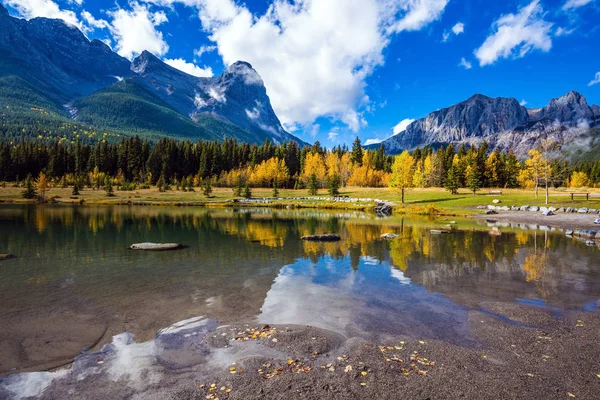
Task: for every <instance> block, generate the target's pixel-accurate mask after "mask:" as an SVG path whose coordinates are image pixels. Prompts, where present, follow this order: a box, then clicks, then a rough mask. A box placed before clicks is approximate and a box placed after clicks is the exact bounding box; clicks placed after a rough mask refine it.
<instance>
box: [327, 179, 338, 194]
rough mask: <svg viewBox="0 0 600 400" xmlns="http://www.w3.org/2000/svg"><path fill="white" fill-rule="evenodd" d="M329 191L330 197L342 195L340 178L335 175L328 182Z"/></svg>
mask: <svg viewBox="0 0 600 400" xmlns="http://www.w3.org/2000/svg"><path fill="white" fill-rule="evenodd" d="M328 183H329V184H328V187H327V188H328V190H329V195H330V196H332V197H337V196H339V195H340V177H339V176H338V175H337V174H335V175H333V176H332V177H331V178H330V179H329V182H328Z"/></svg>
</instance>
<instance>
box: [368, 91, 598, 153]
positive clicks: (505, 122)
mask: <svg viewBox="0 0 600 400" xmlns="http://www.w3.org/2000/svg"><path fill="white" fill-rule="evenodd" d="M598 127H600V107H598V106H596V105H592V106H589V105H588V103H587V101H586V99H585V97H583V96H582V95H581V94H579V93H577V92H574V91H571V92H569V93H567V94H566V95H564V96H562V97H558V98H555V99H553V100H551V101H550V103H549V104H548V105H547V106H545V107H543V108H540V109H527V108H525V107H524V106H522V105H521V104H519V102H518V101H517V100H516V99H514V98H504V97H498V98H491V97H487V96H484V95H481V94H477V95H474V96H472V97H471V98H469V99H467V100H465V101H463V102H460V103H458V104H455V105H453V106H451V107H448V108H444V109H441V110H438V111H434V112H432V113H430V114H429V115H428V116H427V117H425V118H422V119H419V120H417V121H414V122H413V123H411V124H410V125H408V127H407V128H406V130H405V131H403V132H400V133H399V134H397V135H394V136H392V137H391V138H389V139H387V140H385V141H384V142H383V144H384V145H385V148H386V151H387V152H388V153H391V154H397V153H399V152H401V151H403V150H412V149H414V148H416V147H423V146H438V145H447V144H450V143H455V144H462V143H465V144H474V145H478V144H480V143H482V142H483V141H484V140H485V141H487V142H488V144H489V145H490V147H491V148H493V149H494V148H499V149H500V150H510V149H512V150H513V151H515V153H517V155H519V156H525V155H526V154H527V152H528V151H529V150H530V149H532V148H535V147H537V146H539V145H540V144H541V142H542V141H543V140H546V139H550V140H552V141H554V142H555V143H556V144H557V145H559V146H561V147H563V148H568V147H569V146H573V145H574V144H576V143H581V142H582V141H588V142H593V141H595V140H597V139H599V138H598V137H597V136H598V135H597V134H594V131H593V130H590V128H598ZM377 146H379V144H377V145H372V147H377Z"/></svg>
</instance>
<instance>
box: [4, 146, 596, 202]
mask: <svg viewBox="0 0 600 400" xmlns="http://www.w3.org/2000/svg"><path fill="white" fill-rule="evenodd" d="M534 156H535V157H537V159H536V158H535V157H534ZM542 156H543V155H540V154H539V153H538V155H535V154H533V155H531V154H530V159H529V160H527V161H519V160H518V159H517V157H516V156H515V155H514V154H513V153H512V152H508V153H504V152H500V151H492V152H491V151H489V148H488V145H487V144H486V143H483V144H482V145H481V146H479V147H467V146H464V145H463V146H460V147H459V148H456V147H455V146H454V145H449V146H447V147H446V148H439V149H437V150H435V149H432V148H424V149H416V150H415V151H413V152H412V154H411V158H410V162H411V164H412V165H411V166H410V171H407V172H408V173H407V174H405V176H404V177H403V179H404V180H406V182H403V183H402V185H403V187H446V188H448V189H449V190H452V189H454V188H459V187H473V188H475V187H477V188H480V187H508V188H510V187H519V186H522V187H529V186H531V185H532V184H533V181H536V182H538V184H539V176H537V175H539V170H536V168H538V167H536V165H535V163H539V162H540V157H542ZM394 159H395V158H394V157H392V156H388V155H386V154H385V151H384V148H383V146H382V147H380V148H379V149H378V150H365V149H363V148H362V146H361V143H360V140H358V138H357V139H356V141H355V142H354V143H353V145H352V148H347V147H346V146H343V147H341V146H338V147H335V148H333V149H331V150H327V149H324V148H323V147H322V146H321V145H320V144H319V142H316V143H315V144H314V145H312V146H306V147H303V148H301V147H300V146H298V145H297V144H296V143H295V142H289V143H283V144H281V145H274V144H273V143H271V142H265V143H264V144H262V145H260V146H258V145H250V144H247V143H238V142H237V141H236V140H234V139H226V140H225V141H223V142H206V141H198V142H195V143H194V142H191V141H178V140H172V139H161V140H159V141H158V142H156V143H155V144H153V143H151V142H149V141H147V140H141V139H140V138H139V137H133V138H124V139H122V140H121V142H119V143H107V142H104V141H103V142H98V143H96V144H85V143H81V142H76V143H56V142H47V141H45V140H28V139H23V140H22V141H20V142H18V143H13V142H0V181H17V180H23V179H25V177H26V176H28V175H31V176H33V177H36V176H38V175H39V174H40V172H44V173H45V175H46V176H48V178H49V179H51V180H53V181H55V182H58V181H61V180H62V181H63V183H66V182H67V181H69V182H68V183H69V184H72V183H73V181H74V180H78V179H85V180H86V181H87V182H86V183H87V184H88V185H90V186H91V185H94V182H92V180H93V179H94V176H97V175H98V174H102V175H104V176H108V177H112V178H114V179H115V180H117V181H115V182H114V183H117V184H119V185H123V183H124V182H128V183H138V184H146V185H156V184H157V183H158V184H159V185H160V184H163V183H167V184H169V183H171V184H178V183H180V182H182V181H184V180H185V181H186V182H193V185H194V186H198V185H199V184H200V183H201V182H204V181H207V180H210V181H212V182H213V184H216V185H222V186H235V185H241V184H244V185H246V184H249V185H251V186H255V187H261V186H262V187H273V186H274V185H276V186H279V187H282V188H300V187H308V186H309V184H310V185H317V186H320V187H325V186H327V185H328V184H329V183H330V182H331V181H336V182H338V184H340V183H341V185H343V186H345V185H350V186H364V187H386V186H388V185H390V183H391V186H395V185H396V183H395V182H397V179H395V178H394V173H397V172H394V171H393V168H392V166H393V165H394ZM547 167H548V169H549V176H550V177H551V179H550V180H551V184H552V185H554V186H557V187H558V186H566V185H568V184H570V183H572V180H573V178H574V177H576V178H577V183H578V184H581V185H582V186H588V185H598V184H600V161H596V162H584V163H577V164H573V163H569V162H567V161H565V160H548V161H547ZM574 172H578V173H579V174H578V175H575V174H574ZM536 174H537V175H536ZM536 176H537V177H536ZM79 181H80V182H81V180H79ZM84 182H85V181H84ZM188 186H189V184H188Z"/></svg>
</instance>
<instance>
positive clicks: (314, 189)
mask: <svg viewBox="0 0 600 400" xmlns="http://www.w3.org/2000/svg"><path fill="white" fill-rule="evenodd" d="M318 191H319V182H318V181H317V175H315V174H312V175H311V176H310V178H309V179H308V194H309V195H311V196H315V195H316V194H317V193H318Z"/></svg>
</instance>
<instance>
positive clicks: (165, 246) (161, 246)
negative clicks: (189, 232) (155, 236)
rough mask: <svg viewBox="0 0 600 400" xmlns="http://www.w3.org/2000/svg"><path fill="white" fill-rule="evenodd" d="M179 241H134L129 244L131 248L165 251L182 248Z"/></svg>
mask: <svg viewBox="0 0 600 400" xmlns="http://www.w3.org/2000/svg"><path fill="white" fill-rule="evenodd" d="M184 247H185V246H184V245H183V244H181V243H136V244H132V245H131V246H129V248H130V249H131V250H148V251H165V250H176V249H183V248H184Z"/></svg>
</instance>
